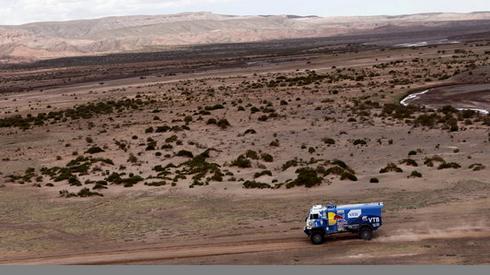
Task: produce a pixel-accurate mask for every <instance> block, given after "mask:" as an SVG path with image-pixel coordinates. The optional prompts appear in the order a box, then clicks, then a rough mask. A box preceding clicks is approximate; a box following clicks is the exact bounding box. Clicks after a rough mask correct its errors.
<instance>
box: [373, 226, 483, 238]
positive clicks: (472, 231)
mask: <svg viewBox="0 0 490 275" xmlns="http://www.w3.org/2000/svg"><path fill="white" fill-rule="evenodd" d="M388 235H389V236H380V237H378V238H376V239H375V241H377V242H417V241H422V240H430V239H459V238H477V237H490V228H489V227H488V225H486V224H485V222H480V223H479V224H475V225H466V226H458V227H448V228H445V229H431V228H429V226H427V228H426V229H407V230H398V231H394V232H391V233H388Z"/></svg>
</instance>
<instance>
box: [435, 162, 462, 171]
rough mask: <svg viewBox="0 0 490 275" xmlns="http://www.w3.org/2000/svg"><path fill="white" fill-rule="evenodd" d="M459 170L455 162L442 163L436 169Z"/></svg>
mask: <svg viewBox="0 0 490 275" xmlns="http://www.w3.org/2000/svg"><path fill="white" fill-rule="evenodd" d="M459 168H461V165H459V164H458V163H456V162H443V163H441V164H440V165H439V167H437V169H439V170H442V169H459Z"/></svg>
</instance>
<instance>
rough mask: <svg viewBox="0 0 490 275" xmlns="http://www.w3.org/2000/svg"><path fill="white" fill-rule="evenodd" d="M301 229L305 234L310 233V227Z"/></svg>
mask: <svg viewBox="0 0 490 275" xmlns="http://www.w3.org/2000/svg"><path fill="white" fill-rule="evenodd" d="M303 231H304V232H305V234H306V235H308V236H310V235H311V229H308V228H306V227H305V228H304V230H303Z"/></svg>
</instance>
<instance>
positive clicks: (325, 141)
mask: <svg viewBox="0 0 490 275" xmlns="http://www.w3.org/2000/svg"><path fill="white" fill-rule="evenodd" d="M322 141H323V143H325V144H327V145H334V144H335V140H334V139H333V138H323V139H322Z"/></svg>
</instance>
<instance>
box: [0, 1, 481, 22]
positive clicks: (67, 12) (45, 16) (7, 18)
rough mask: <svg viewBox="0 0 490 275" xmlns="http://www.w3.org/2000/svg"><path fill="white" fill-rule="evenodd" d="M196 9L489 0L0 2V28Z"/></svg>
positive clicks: (386, 8) (360, 11)
mask: <svg viewBox="0 0 490 275" xmlns="http://www.w3.org/2000/svg"><path fill="white" fill-rule="evenodd" d="M194 11H211V12H215V13H222V14H238V15H258V14H297V15H320V16H337V15H395V14H408V13H420V12H470V11H490V0H0V25H10V24H12V25H13V24H22V23H27V22H35V21H58V20H71V19H88V18H97V17H104V16H114V15H140V14H145V15H150V14H171V13H179V12H194Z"/></svg>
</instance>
